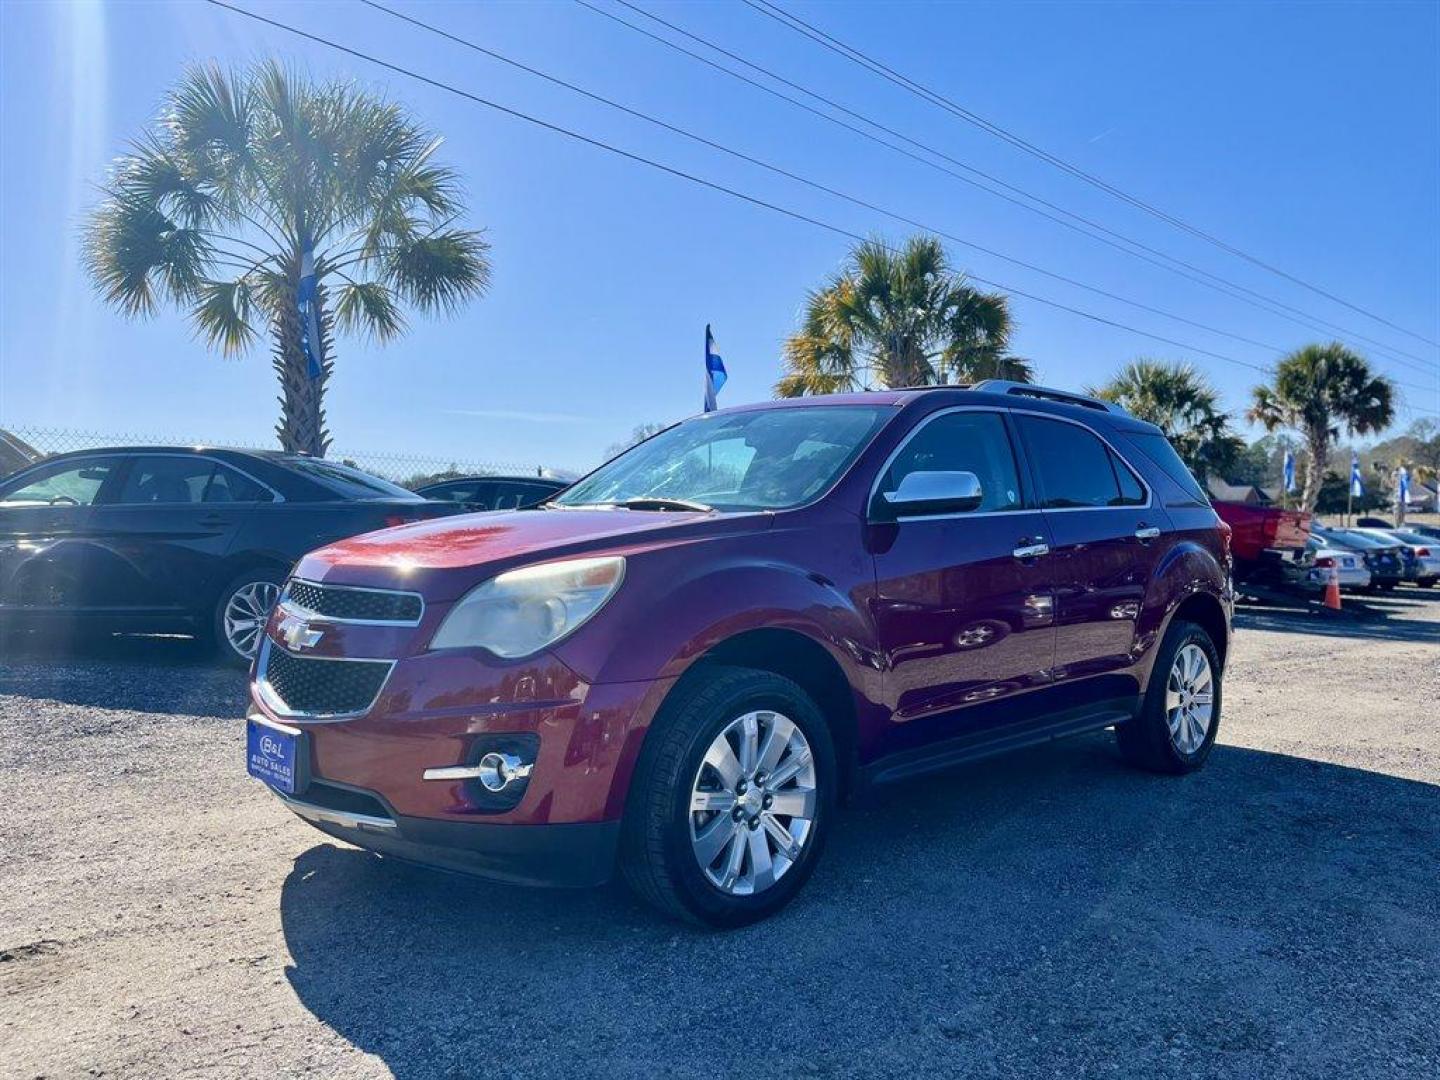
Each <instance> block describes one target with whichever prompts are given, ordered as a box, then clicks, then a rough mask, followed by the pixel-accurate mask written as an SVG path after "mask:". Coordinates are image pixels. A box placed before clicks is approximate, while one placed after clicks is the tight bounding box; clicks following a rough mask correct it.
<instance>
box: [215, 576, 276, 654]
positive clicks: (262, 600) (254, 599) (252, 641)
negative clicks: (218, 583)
mask: <svg viewBox="0 0 1440 1080" xmlns="http://www.w3.org/2000/svg"><path fill="white" fill-rule="evenodd" d="M278 599H280V586H279V585H276V584H275V583H274V582H273V581H251V582H248V583H247V584H244V585H241V586H240V588H238V589H236V590H235V591H234V592H233V593H231V594H230V599H229V600H227V601H226V602H225V614H224V617H223V619H222V620H221V621H222V622H223V624H224V628H225V641H226V643H227V644H228V645H229V646H230V648H232V649H234V650H235V652H236V653H237V654H238V655H240V656H243V657H245V659H247V660H252V659H254V657H255V651H256V649H258V648H259V646H260V635H261V633H262V632H263V631H264V629H265V621H266V620H267V619H268V618H269V617H270V609H271V608H273V607H274V606H275V601H276V600H278Z"/></svg>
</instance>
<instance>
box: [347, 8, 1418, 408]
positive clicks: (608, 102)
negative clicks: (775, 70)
mask: <svg viewBox="0 0 1440 1080" xmlns="http://www.w3.org/2000/svg"><path fill="white" fill-rule="evenodd" d="M360 2H361V3H363V4H365V5H366V6H367V7H371V8H374V9H375V10H377V11H380V12H383V13H384V14H386V15H390V16H392V17H393V18H396V19H399V20H400V21H402V22H405V23H408V24H409V25H411V26H415V27H417V28H419V29H422V30H425V31H427V32H428V33H431V34H434V35H436V36H437V37H441V38H444V39H445V40H447V41H450V42H453V43H454V44H457V45H461V46H463V47H465V48H467V49H470V50H472V51H473V52H477V53H479V54H481V55H482V56H486V57H488V58H490V59H492V60H496V61H498V62H500V63H503V64H507V65H509V66H510V67H512V68H515V69H517V70H520V71H523V72H525V73H527V74H529V75H533V76H535V77H537V78H540V79H544V80H545V81H546V82H549V83H551V84H552V85H555V86H561V87H564V88H565V89H567V90H570V91H572V92H574V93H576V94H580V95H582V96H583V97H586V98H589V99H590V100H592V101H597V102H600V103H601V104H603V105H605V106H607V107H609V108H612V109H616V110H618V111H620V112H622V113H625V114H626V115H627V116H632V117H635V118H636V119H639V120H643V121H645V122H646V123H649V124H652V125H654V126H656V127H659V128H662V129H663V130H665V131H668V132H671V133H672V134H675V135H679V136H681V137H683V138H686V139H690V140H691V141H693V142H697V143H699V144H701V145H703V146H706V147H709V148H711V149H713V150H717V151H719V152H721V153H723V154H727V155H729V156H731V157H734V158H737V159H739V160H741V161H744V162H747V163H749V164H751V165H755V166H757V167H759V168H762V169H765V170H767V171H769V172H772V173H774V174H776V175H779V176H783V177H785V178H787V179H789V180H793V181H795V182H797V183H800V184H804V185H805V186H807V187H810V188H812V189H814V190H816V191H821V192H824V193H825V194H827V195H831V196H834V197H835V198H838V199H842V200H844V201H845V202H848V203H851V204H852V205H854V206H859V207H862V208H863V209H866V210H871V211H874V212H875V213H878V214H883V215H884V216H886V217H889V218H892V219H894V220H896V221H899V222H902V223H903V224H906V225H908V226H910V227H911V228H915V229H921V230H923V231H925V232H930V233H934V234H936V235H938V236H943V237H945V238H946V239H948V240H951V241H953V242H954V243H957V244H961V245H963V246H965V247H968V248H971V249H973V250H975V251H979V252H981V253H983V254H986V255H989V256H991V257H993V258H997V259H1001V260H1003V261H1005V262H1008V263H1011V264H1013V265H1016V266H1020V267H1023V268H1025V269H1027V270H1031V271H1033V272H1035V273H1038V274H1042V275H1044V276H1046V277H1049V278H1052V279H1054V280H1056V281H1061V282H1064V283H1065V284H1067V285H1072V286H1074V287H1076V288H1080V289H1084V290H1086V291H1088V292H1092V293H1095V294H1097V295H1099V296H1103V297H1106V298H1107V299H1110V300H1115V301H1117V302H1119V303H1122V304H1127V305H1130V306H1132V307H1136V308H1139V309H1140V310H1143V311H1147V312H1150V313H1151V314H1154V315H1160V316H1161V317H1163V318H1168V319H1173V320H1175V321H1176V322H1181V323H1184V324H1186V325H1188V326H1192V327H1195V328H1196V329H1200V330H1205V331H1208V332H1209V333H1213V334H1218V335H1220V336H1221V337H1228V338H1231V339H1233V340H1235V341H1240V342H1243V343H1244V344H1247V345H1253V346H1255V347H1256V348H1260V349H1265V350H1266V351H1268V352H1272V353H1280V352H1283V351H1284V350H1283V349H1282V348H1281V347H1280V346H1278V345H1271V344H1267V343H1266V342H1263V341H1256V340H1255V339H1254V338H1249V337H1246V336H1244V335H1243V334H1236V333H1232V332H1231V331H1228V330H1223V329H1221V328H1219V327H1216V326H1211V325H1209V324H1207V323H1202V322H1198V321H1196V320H1194V319H1190V318H1186V317H1185V316H1183V315H1178V314H1176V313H1174V312H1171V311H1166V310H1165V309H1163V308H1157V307H1153V306H1151V305H1149V304H1146V303H1143V302H1142V301H1139V300H1133V299H1131V298H1129V297H1126V296H1122V295H1119V294H1118V293H1113V292H1110V291H1108V290H1106V289H1102V288H1099V287H1097V286H1094V285H1090V284H1087V283H1086V282H1083V281H1080V280H1077V279H1076V278H1072V277H1069V276H1067V275H1065V274H1061V273H1057V272H1055V271H1052V270H1048V269H1046V268H1045V267H1043V266H1038V265H1036V264H1034V263H1031V262H1027V261H1026V260H1024V259H1019V258H1016V257H1014V256H1011V255H1007V254H1006V253H1004V252H1003V251H998V250H995V249H993V248H989V247H986V246H985V245H983V244H979V243H976V242H974V241H971V240H967V239H965V238H964V237H961V236H957V235H955V234H953V233H950V232H947V231H945V230H944V229H940V228H937V227H935V226H933V225H929V224H926V223H925V222H922V221H917V220H915V219H913V218H910V217H907V216H905V215H903V214H900V213H898V212H896V211H893V210H889V209H887V208H885V207H883V206H879V205H876V204H875V203H872V202H868V201H867V200H865V199H861V198H859V197H857V196H854V195H850V194H847V193H846V192H843V191H839V190H837V189H835V188H832V187H829V186H828V185H826V184H822V183H820V182H819V181H817V180H814V179H811V178H809V177H805V176H802V175H800V174H798V173H794V172H791V171H789V170H788V169H784V168H781V167H780V166H777V165H774V164H772V163H770V162H768V161H764V160H762V159H760V158H757V157H753V156H752V155H750V154H746V153H743V152H742V151H739V150H736V149H734V148H732V147H729V146H726V145H724V144H722V143H718V142H715V141H713V140H711V139H708V138H705V137H704V136H702V135H698V134H696V133H695V132H693V131H690V130H688V129H686V128H682V127H679V126H677V125H675V124H671V123H668V122H667V121H664V120H661V119H659V118H658V117H655V116H653V115H650V114H649V113H644V112H641V111H640V110H638V109H634V108H631V107H630V106H627V105H624V104H621V103H620V102H618V101H615V100H613V99H611V98H607V97H605V96H603V95H601V94H598V93H595V92H594V91H591V90H587V89H585V88H584V87H582V86H578V85H576V84H575V83H572V82H569V81H567V80H565V79H562V78H559V77H558V76H555V75H552V74H549V73H548V72H545V71H541V70H540V69H539V68H535V67H532V66H530V65H528V64H525V63H522V62H521V61H519V60H515V59H514V58H512V57H509V56H506V55H505V54H504V53H501V52H498V51H497V50H495V49H490V48H487V47H485V46H483V45H480V44H479V43H477V42H475V41H472V40H470V39H468V38H464V37H461V36H459V35H458V34H454V33H452V32H450V31H448V30H445V29H444V28H442V27H439V26H436V25H434V24H433V23H429V22H426V21H425V20H423V19H419V18H416V17H415V16H413V15H408V14H406V13H404V12H401V11H397V10H396V9H394V8H392V7H389V6H387V5H385V4H382V3H379V2H378V0H360ZM1400 385H1406V386H1410V387H1411V388H1413V389H1421V390H1423V389H1425V388H1423V387H1419V386H1416V385H1415V384H1412V383H1403V384H1400Z"/></svg>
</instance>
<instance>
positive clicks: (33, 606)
mask: <svg viewBox="0 0 1440 1080" xmlns="http://www.w3.org/2000/svg"><path fill="white" fill-rule="evenodd" d="M123 461H124V458H123V457H122V456H120V455H116V454H97V455H95V456H93V457H92V456H87V457H83V458H66V459H64V460H62V461H57V462H52V463H50V464H48V465H47V464H42V465H39V466H36V467H35V468H33V469H30V470H27V471H26V472H25V473H24V474H23V475H21V476H19V477H16V478H14V479H12V480H10V481H8V482H7V483H5V484H0V611H6V610H8V611H10V612H12V613H14V614H17V615H18V614H21V613H24V614H29V615H39V616H43V615H54V614H75V613H79V612H82V611H84V610H85V609H86V608H88V607H91V606H93V605H94V603H95V601H96V597H97V594H98V592H99V591H100V589H101V587H102V585H103V581H104V574H103V570H102V565H101V564H102V562H103V551H101V550H100V549H99V548H98V547H97V546H96V544H95V541H94V537H93V536H92V535H91V531H90V524H91V516H92V508H93V505H94V503H95V501H96V499H97V498H99V497H100V496H101V494H102V493H103V492H104V491H105V490H106V489H107V487H108V486H110V485H113V484H114V483H115V482H116V481H117V480H118V478H119V475H120V472H121V468H122V465H123Z"/></svg>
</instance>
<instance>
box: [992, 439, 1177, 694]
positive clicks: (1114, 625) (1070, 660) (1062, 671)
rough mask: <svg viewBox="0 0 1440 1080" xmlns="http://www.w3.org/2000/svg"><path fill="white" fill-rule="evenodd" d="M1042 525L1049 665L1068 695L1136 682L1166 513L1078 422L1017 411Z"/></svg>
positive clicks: (1113, 690) (1126, 687)
mask: <svg viewBox="0 0 1440 1080" xmlns="http://www.w3.org/2000/svg"><path fill="white" fill-rule="evenodd" d="M1015 422H1016V426H1017V427H1018V428H1019V430H1020V434H1021V437H1022V439H1023V441H1024V445H1025V449H1026V455H1027V457H1028V458H1029V460H1030V465H1031V470H1032V472H1033V474H1034V479H1035V484H1036V488H1037V495H1038V497H1039V500H1040V504H1041V505H1042V506H1043V507H1044V508H1045V516H1046V518H1047V520H1048V522H1049V529H1050V536H1051V541H1050V547H1051V554H1050V559H1051V561H1052V563H1053V571H1054V585H1055V672H1054V677H1055V680H1056V682H1057V683H1060V684H1064V685H1067V686H1069V687H1070V688H1071V693H1070V694H1068V695H1067V697H1068V698H1069V699H1071V700H1070V703H1071V704H1074V705H1076V706H1085V705H1089V704H1093V703H1094V702H1095V701H1099V700H1105V699H1109V698H1116V697H1122V696H1125V695H1126V694H1128V693H1133V692H1134V691H1135V690H1136V688H1137V687H1136V686H1135V684H1134V680H1133V678H1131V677H1130V676H1129V675H1128V674H1125V672H1126V670H1127V669H1129V668H1130V667H1132V666H1133V665H1134V663H1135V661H1136V659H1137V657H1138V655H1139V654H1138V652H1137V649H1138V648H1139V646H1140V642H1138V641H1137V638H1136V628H1137V624H1138V622H1139V620H1140V615H1141V607H1142V605H1143V604H1144V602H1145V596H1146V591H1147V587H1148V585H1149V582H1150V579H1151V577H1152V576H1153V574H1154V572H1155V564H1156V560H1157V558H1158V557H1159V555H1160V553H1161V552H1162V551H1163V550H1164V548H1165V543H1166V539H1167V537H1168V535H1169V528H1168V519H1167V518H1165V517H1164V512H1163V511H1162V510H1161V509H1160V508H1159V507H1158V506H1156V505H1155V504H1154V502H1153V501H1152V499H1151V497H1150V492H1149V491H1148V490H1147V489H1146V487H1145V485H1144V484H1143V483H1142V481H1141V480H1140V478H1139V476H1137V475H1136V473H1135V471H1134V470H1133V469H1131V468H1130V467H1129V466H1128V465H1127V464H1126V463H1125V461H1124V459H1123V458H1121V456H1120V455H1119V454H1118V453H1116V452H1115V450H1114V449H1112V448H1111V447H1110V445H1109V444H1108V443H1106V442H1105V441H1104V440H1103V439H1101V438H1100V436H1099V435H1097V434H1096V433H1095V432H1094V431H1092V430H1090V429H1089V428H1088V427H1085V426H1084V425H1082V424H1079V423H1075V422H1073V421H1069V420H1061V419H1058V418H1054V417H1049V416H1040V415H1038V414H1032V413H1017V414H1016V415H1015Z"/></svg>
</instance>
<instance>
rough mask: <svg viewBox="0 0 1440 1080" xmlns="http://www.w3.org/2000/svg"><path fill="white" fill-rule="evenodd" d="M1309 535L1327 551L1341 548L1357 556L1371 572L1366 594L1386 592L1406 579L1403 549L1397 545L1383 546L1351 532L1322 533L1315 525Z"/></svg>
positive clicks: (1360, 534) (1330, 530)
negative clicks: (1327, 549) (1327, 548)
mask: <svg viewBox="0 0 1440 1080" xmlns="http://www.w3.org/2000/svg"><path fill="white" fill-rule="evenodd" d="M1310 535H1312V536H1314V537H1316V538H1317V539H1319V540H1320V541H1321V542H1323V543H1324V544H1325V545H1326V546H1327V547H1333V548H1344V549H1346V550H1348V551H1353V552H1356V553H1357V554H1359V555H1360V556H1361V557H1362V558H1363V559H1364V560H1365V567H1366V569H1368V570H1369V571H1370V587H1369V588H1368V589H1367V590H1366V591H1367V592H1375V591H1376V590H1378V589H1384V590H1386V591H1387V592H1388V591H1389V590H1391V589H1393V588H1395V586H1397V585H1399V584H1400V582H1401V581H1403V580H1404V578H1405V562H1404V555H1403V547H1402V545H1400V544H1399V543H1397V542H1390V543H1386V542H1384V541H1382V540H1377V539H1375V538H1374V537H1373V536H1367V535H1365V534H1364V533H1361V532H1356V531H1355V530H1354V529H1324V528H1320V527H1319V526H1314V525H1312V526H1311V527H1310Z"/></svg>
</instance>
